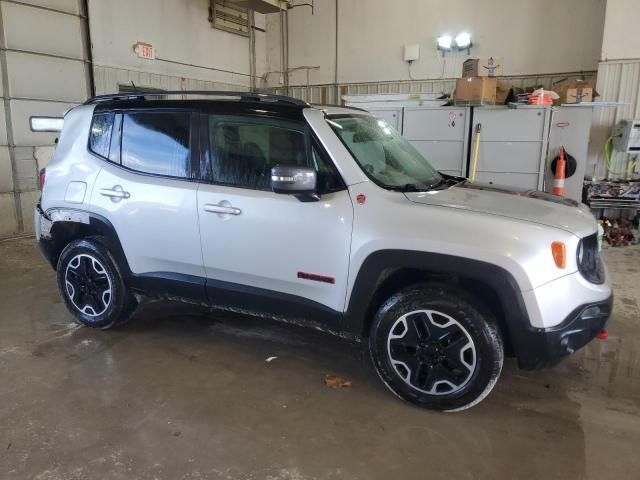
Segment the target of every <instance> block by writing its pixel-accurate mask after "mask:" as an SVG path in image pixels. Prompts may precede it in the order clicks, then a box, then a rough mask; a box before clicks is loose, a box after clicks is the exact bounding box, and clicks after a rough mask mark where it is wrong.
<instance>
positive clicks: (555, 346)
mask: <svg viewBox="0 0 640 480" xmlns="http://www.w3.org/2000/svg"><path fill="white" fill-rule="evenodd" d="M612 310H613V295H610V296H609V298H608V299H606V300H604V301H599V302H594V303H587V304H584V305H580V306H579V307H577V308H576V309H574V310H573V311H572V312H571V313H570V314H569V315H568V316H567V317H566V318H565V319H564V320H563V321H562V322H561V323H560V324H558V325H556V326H554V327H552V328H547V329H526V330H525V329H523V330H521V331H519V332H511V334H512V335H511V336H512V341H513V343H514V350H515V354H516V357H517V359H518V365H519V366H520V368H523V369H525V370H533V369H538V368H545V367H551V366H553V365H555V364H557V363H558V362H559V361H560V360H562V359H563V358H564V357H566V356H568V355H571V354H572V353H574V352H575V351H577V350H578V349H580V348H582V347H583V346H585V345H586V344H587V343H589V342H590V341H591V340H593V338H594V337H595V336H596V334H597V333H598V332H599V331H600V330H602V329H603V328H604V327H605V325H606V324H607V321H608V320H609V317H610V316H611V313H612Z"/></svg>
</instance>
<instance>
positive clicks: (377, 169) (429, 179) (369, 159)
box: [327, 115, 443, 191]
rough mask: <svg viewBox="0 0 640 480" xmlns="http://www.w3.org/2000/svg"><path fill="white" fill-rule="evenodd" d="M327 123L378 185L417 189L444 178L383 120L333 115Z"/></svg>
mask: <svg viewBox="0 0 640 480" xmlns="http://www.w3.org/2000/svg"><path fill="white" fill-rule="evenodd" d="M327 122H328V123H329V125H330V126H331V128H332V129H333V131H334V132H335V133H336V135H337V136H338V137H339V138H340V140H342V143H344V145H345V146H346V147H347V148H348V149H349V151H350V152H351V155H353V158H354V159H355V160H356V162H357V163H358V165H360V168H362V170H364V172H365V173H366V174H367V176H368V177H369V178H371V179H372V180H373V181H375V182H376V183H377V184H378V185H381V186H382V187H385V188H389V189H394V190H395V189H399V190H409V191H412V190H413V191H415V190H427V189H429V188H432V187H433V186H434V185H437V184H439V183H441V182H442V181H443V178H442V176H441V175H440V174H439V173H438V172H437V170H436V169H435V168H433V167H432V166H431V164H430V163H429V162H428V161H427V160H425V158H424V157H423V156H422V155H420V153H419V152H418V151H417V150H416V149H415V148H414V147H413V145H411V144H410V143H409V142H407V141H406V140H405V139H404V138H403V137H402V136H401V135H400V134H399V133H398V132H396V131H395V130H394V129H393V128H391V127H390V126H389V125H388V124H387V123H386V122H385V121H384V120H381V119H378V118H375V117H372V116H368V115H334V116H331V117H329V118H328V119H327Z"/></svg>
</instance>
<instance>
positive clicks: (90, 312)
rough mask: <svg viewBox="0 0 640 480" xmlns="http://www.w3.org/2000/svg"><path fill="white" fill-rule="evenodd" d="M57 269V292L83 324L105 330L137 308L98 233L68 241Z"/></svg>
mask: <svg viewBox="0 0 640 480" xmlns="http://www.w3.org/2000/svg"><path fill="white" fill-rule="evenodd" d="M56 271H57V277H58V289H59V290H60V295H62V298H63V299H64V302H65V304H66V306H67V309H68V310H69V311H70V312H71V313H72V314H73V316H74V317H75V319H76V320H77V321H78V322H79V323H81V324H82V325H85V326H87V327H91V328H97V329H102V330H106V329H108V328H112V327H115V326H117V325H122V324H124V323H126V322H127V321H128V320H129V319H130V317H131V315H132V314H133V312H134V311H135V309H136V306H137V301H136V299H135V297H134V296H133V295H132V294H131V292H129V291H128V290H127V287H126V285H125V283H124V280H123V278H122V274H121V271H120V268H118V265H117V263H116V261H115V260H114V258H113V256H112V255H111V253H109V250H108V249H107V248H106V247H105V246H104V245H103V243H101V241H100V237H88V238H85V239H80V240H74V241H72V242H70V243H69V244H68V245H67V246H66V247H65V248H64V250H63V251H62V253H61V254H60V257H59V259H58V265H57V268H56Z"/></svg>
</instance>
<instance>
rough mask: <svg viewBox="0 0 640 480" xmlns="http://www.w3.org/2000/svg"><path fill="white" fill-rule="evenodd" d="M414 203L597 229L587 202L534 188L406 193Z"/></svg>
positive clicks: (581, 231)
mask: <svg viewBox="0 0 640 480" xmlns="http://www.w3.org/2000/svg"><path fill="white" fill-rule="evenodd" d="M405 195H406V197H407V198H408V199H409V200H411V201H412V202H415V203H422V204H425V205H434V206H439V207H448V208H457V209H461V210H468V211H470V212H479V213H484V214H489V215H499V216H502V217H508V218H513V219H516V220H521V221H525V222H531V223H537V224H540V225H545V226H548V227H553V228H559V229H562V230H565V231H567V232H570V233H573V234H575V235H577V236H579V237H585V236H587V235H590V234H592V233H593V232H594V231H595V230H596V228H597V227H596V221H595V218H594V217H593V215H592V214H591V212H590V211H589V208H588V207H587V206H586V205H583V204H581V203H578V202H576V201H574V200H570V199H567V198H563V197H557V196H555V195H550V194H548V193H544V192H538V191H535V190H514V189H513V188H511V187H500V186H496V185H483V184H477V183H473V184H472V183H469V182H466V183H463V184H458V185H456V186H453V187H451V188H448V189H445V190H430V191H427V192H407V193H405Z"/></svg>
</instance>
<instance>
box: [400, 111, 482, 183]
mask: <svg viewBox="0 0 640 480" xmlns="http://www.w3.org/2000/svg"><path fill="white" fill-rule="evenodd" d="M469 117H470V109H469V108H466V107H405V109H404V116H403V129H402V136H403V137H405V138H406V139H407V140H408V141H409V142H410V143H411V144H412V145H413V146H414V147H415V148H416V149H417V150H418V151H419V152H420V153H421V154H422V155H423V156H424V157H425V158H426V159H427V160H429V162H430V163H431V164H432V165H433V166H434V167H435V168H436V169H438V170H439V171H441V172H443V173H448V174H451V175H462V176H465V175H466V174H467V161H466V159H467V151H468V141H467V140H468V133H467V132H468V131H469Z"/></svg>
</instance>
